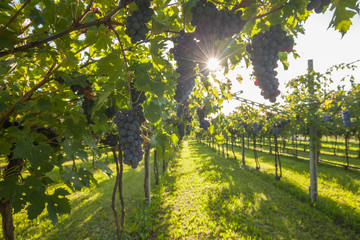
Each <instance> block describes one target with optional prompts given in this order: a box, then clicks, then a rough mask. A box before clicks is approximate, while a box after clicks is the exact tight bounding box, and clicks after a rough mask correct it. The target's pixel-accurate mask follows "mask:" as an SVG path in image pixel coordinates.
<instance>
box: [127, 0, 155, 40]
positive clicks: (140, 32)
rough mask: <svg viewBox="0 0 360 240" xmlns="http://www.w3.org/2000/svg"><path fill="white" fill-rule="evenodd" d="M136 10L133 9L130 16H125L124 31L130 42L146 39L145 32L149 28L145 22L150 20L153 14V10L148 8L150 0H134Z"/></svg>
mask: <svg viewBox="0 0 360 240" xmlns="http://www.w3.org/2000/svg"><path fill="white" fill-rule="evenodd" d="M135 4H136V5H137V6H138V8H139V9H138V10H136V11H133V12H132V13H131V15H130V16H128V17H127V18H126V30H125V33H126V35H128V36H129V37H130V39H131V43H136V42H139V41H141V40H145V39H146V34H147V33H148V32H149V30H150V29H149V28H148V27H147V26H146V23H147V22H149V21H150V20H151V17H152V15H154V10H153V9H152V8H150V0H135Z"/></svg>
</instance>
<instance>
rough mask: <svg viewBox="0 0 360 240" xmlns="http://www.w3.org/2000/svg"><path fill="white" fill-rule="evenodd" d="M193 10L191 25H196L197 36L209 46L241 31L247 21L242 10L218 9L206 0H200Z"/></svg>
mask: <svg viewBox="0 0 360 240" xmlns="http://www.w3.org/2000/svg"><path fill="white" fill-rule="evenodd" d="M191 12H192V15H193V18H192V21H191V25H193V26H196V29H195V36H196V38H197V39H198V40H200V43H202V44H203V45H204V44H205V43H206V45H207V46H212V45H213V44H214V43H215V41H217V40H220V41H222V40H224V39H225V38H228V37H232V36H233V35H234V34H236V33H239V32H240V31H241V30H242V29H243V27H244V26H245V23H246V22H245V21H244V20H242V19H241V16H242V11H237V12H236V13H234V12H232V11H229V10H228V9H226V8H223V9H222V10H218V9H217V8H216V6H215V5H214V4H213V3H212V2H207V1H206V0H200V1H198V2H197V3H196V6H194V7H192V8H191ZM204 46H205V45H204Z"/></svg>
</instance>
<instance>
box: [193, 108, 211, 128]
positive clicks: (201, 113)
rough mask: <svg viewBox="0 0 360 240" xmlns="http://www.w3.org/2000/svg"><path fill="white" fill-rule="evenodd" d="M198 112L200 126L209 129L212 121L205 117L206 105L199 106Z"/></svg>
mask: <svg viewBox="0 0 360 240" xmlns="http://www.w3.org/2000/svg"><path fill="white" fill-rule="evenodd" d="M196 113H197V115H198V118H199V123H200V128H202V129H204V130H205V131H207V129H208V128H209V127H210V123H209V121H208V120H206V119H205V106H203V107H198V108H197V110H196Z"/></svg>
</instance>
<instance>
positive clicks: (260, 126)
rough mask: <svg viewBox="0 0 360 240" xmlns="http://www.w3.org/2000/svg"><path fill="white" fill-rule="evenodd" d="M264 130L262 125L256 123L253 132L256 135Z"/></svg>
mask: <svg viewBox="0 0 360 240" xmlns="http://www.w3.org/2000/svg"><path fill="white" fill-rule="evenodd" d="M261 129H262V125H261V124H258V123H257V122H254V123H253V131H254V132H255V133H259V132H260V131H261Z"/></svg>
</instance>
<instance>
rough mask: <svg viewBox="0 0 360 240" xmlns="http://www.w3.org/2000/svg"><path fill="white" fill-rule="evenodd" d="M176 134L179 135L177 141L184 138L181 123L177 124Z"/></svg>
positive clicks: (183, 129)
mask: <svg viewBox="0 0 360 240" xmlns="http://www.w3.org/2000/svg"><path fill="white" fill-rule="evenodd" d="M177 129H178V133H179V140H182V139H183V138H184V136H185V128H184V124H183V123H179V124H178V125H177Z"/></svg>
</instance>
